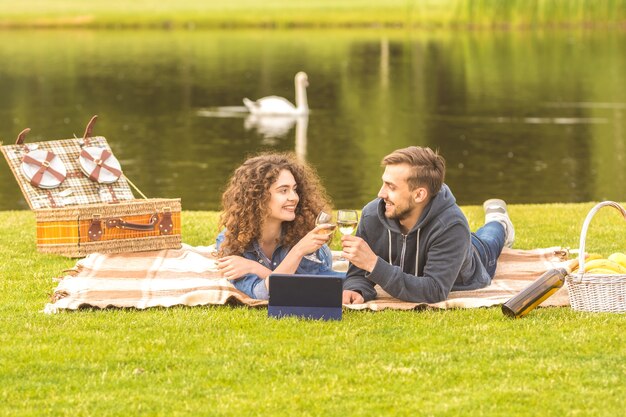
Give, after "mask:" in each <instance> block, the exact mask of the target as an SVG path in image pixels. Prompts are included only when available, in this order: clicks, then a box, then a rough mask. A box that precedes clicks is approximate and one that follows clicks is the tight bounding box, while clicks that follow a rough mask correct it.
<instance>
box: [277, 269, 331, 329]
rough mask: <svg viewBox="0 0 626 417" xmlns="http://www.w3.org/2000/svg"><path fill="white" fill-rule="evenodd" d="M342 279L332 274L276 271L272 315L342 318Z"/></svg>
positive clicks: (322, 318) (326, 318) (327, 318)
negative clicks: (299, 273)
mask: <svg viewBox="0 0 626 417" xmlns="http://www.w3.org/2000/svg"><path fill="white" fill-rule="evenodd" d="M342 292H343V279H342V278H340V277H337V276H331V275H296V274H293V275H291V274H273V275H270V277H269V294H270V300H269V305H268V310H267V314H268V316H269V317H276V318H280V317H302V318H308V319H314V320H341V313H342V308H341V300H342Z"/></svg>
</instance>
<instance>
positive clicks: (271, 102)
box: [243, 71, 309, 116]
mask: <svg viewBox="0 0 626 417" xmlns="http://www.w3.org/2000/svg"><path fill="white" fill-rule="evenodd" d="M294 82H295V85H296V105H295V106H294V105H293V104H291V103H290V102H289V100H287V99H285V98H283V97H278V96H268V97H263V98H260V99H258V100H257V101H252V100H249V99H247V98H244V99H243V104H245V106H246V107H247V108H248V110H249V111H250V113H252V114H258V115H267V116H271V115H286V114H291V115H301V114H308V113H309V103H308V102H307V98H306V87H307V86H308V85H309V78H308V77H307V75H306V74H305V73H304V72H302V71H300V72H299V73H297V74H296V77H295V80H294Z"/></svg>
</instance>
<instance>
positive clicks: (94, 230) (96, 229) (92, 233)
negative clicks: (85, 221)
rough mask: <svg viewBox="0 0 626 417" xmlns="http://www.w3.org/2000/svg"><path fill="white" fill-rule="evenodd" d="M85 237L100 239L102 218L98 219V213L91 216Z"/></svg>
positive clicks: (92, 239) (91, 239)
mask: <svg viewBox="0 0 626 417" xmlns="http://www.w3.org/2000/svg"><path fill="white" fill-rule="evenodd" d="M87 237H88V238H89V240H90V241H94V240H100V239H101V238H102V220H100V215H98V214H96V215H94V216H93V219H91V224H90V225H89V230H88V231H87Z"/></svg>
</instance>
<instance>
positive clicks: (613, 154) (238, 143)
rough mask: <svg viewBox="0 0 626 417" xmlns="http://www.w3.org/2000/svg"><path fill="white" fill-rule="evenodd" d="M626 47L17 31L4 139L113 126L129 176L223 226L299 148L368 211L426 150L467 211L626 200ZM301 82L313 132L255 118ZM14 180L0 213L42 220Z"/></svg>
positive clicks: (583, 38)
mask: <svg viewBox="0 0 626 417" xmlns="http://www.w3.org/2000/svg"><path fill="white" fill-rule="evenodd" d="M625 47H626V34H623V33H610V32H591V31H588V32H585V33H567V32H554V33H541V34H534V33H529V32H524V33H489V34H486V33H446V34H443V33H437V34H425V33H422V32H420V33H406V32H401V31H398V32H376V31H368V32H357V31H336V32H326V31H314V32H307V31H289V32H274V31H260V32H252V33H250V32H245V31H244V32H239V31H227V32H195V33H188V32H175V31H173V32H158V31H150V32H132V31H125V32H108V31H100V32H80V33H77V32H63V31H53V32H40V31H37V32H30V31H20V32H0V61H1V62H2V63H3V64H2V65H1V66H0V91H1V92H2V94H1V95H0V138H1V139H2V140H4V141H5V143H10V142H12V138H14V137H15V135H16V134H17V133H18V132H19V131H21V130H22V129H23V128H25V127H31V128H32V129H33V130H32V133H31V136H30V137H29V138H30V140H31V141H36V140H48V139H60V138H69V137H72V136H73V134H77V135H81V134H82V130H83V129H84V126H85V123H86V122H87V121H88V120H89V118H90V117H91V115H93V114H99V115H100V121H99V123H98V125H97V126H96V132H95V133H96V134H99V135H103V136H105V137H107V139H108V141H109V143H110V145H111V147H112V148H113V150H114V152H115V154H116V156H117V157H118V159H119V160H120V162H121V163H122V167H123V169H124V172H125V174H126V175H127V176H128V177H129V178H131V180H132V181H133V182H134V183H136V184H137V185H138V186H139V187H140V188H141V189H142V191H143V192H144V193H146V194H147V195H149V196H150V197H182V199H183V206H184V207H185V208H186V209H217V208H218V207H219V196H220V194H221V191H222V189H223V186H224V183H225V181H226V178H227V176H228V175H229V174H230V172H231V171H232V170H233V169H234V168H235V167H237V166H238V165H239V164H240V163H241V162H242V161H243V160H244V159H245V158H246V157H247V156H249V155H250V154H254V153H256V152H259V151H267V150H276V151H285V150H294V149H295V150H296V152H297V153H298V154H299V155H301V156H302V157H306V159H307V160H308V161H309V162H310V163H311V164H313V165H314V166H315V167H316V169H317V171H318V173H319V174H320V176H321V177H322V180H323V181H324V184H325V185H326V187H327V188H328V191H329V194H330V195H331V197H332V198H333V200H334V202H335V205H337V206H342V207H357V208H358V207H360V206H362V205H363V204H364V203H365V202H367V201H368V200H369V199H371V198H372V197H374V196H375V195H376V192H377V190H378V188H379V186H380V175H381V169H380V166H379V163H380V159H381V158H382V156H384V155H385V154H387V153H389V152H390V151H392V150H393V149H396V148H400V147H404V146H409V145H423V146H431V147H433V148H438V149H439V150H440V151H441V153H442V154H443V155H444V156H445V158H446V160H447V166H448V175H447V179H446V181H447V182H448V183H449V184H450V185H451V186H452V188H453V190H454V192H455V195H456V196H457V198H458V200H459V202H460V203H461V204H478V203H480V202H481V201H482V200H483V199H485V198H489V197H494V196H498V197H502V198H505V199H507V200H508V201H510V202H512V203H543V202H555V201H563V202H576V201H589V200H601V199H613V200H619V201H624V200H626V178H624V177H625V175H626V173H625V172H624V169H623V164H624V159H626V149H625V148H626V133H625V130H624V110H625V109H626V104H625V102H626V98H625V97H624V93H623V92H624V91H626V79H624V78H623V77H622V76H621V74H624V73H626V55H624V54H623V53H622V51H623V50H624V48H625ZM591 56H593V59H589V57H591ZM301 70H306V72H307V74H308V76H309V79H310V86H309V88H308V100H309V104H310V105H311V108H312V111H311V114H310V115H309V116H308V118H304V119H301V118H295V119H286V120H284V121H279V120H265V119H255V118H252V117H249V113H248V112H247V110H245V108H244V107H243V106H242V105H241V104H240V103H241V100H242V98H243V97H263V96H265V95H267V94H268V93H272V94H276V95H279V96H283V97H289V98H292V97H293V94H294V83H293V77H294V74H295V73H297V72H298V71H301ZM237 104H239V105H238V106H237ZM219 105H226V107H212V106H219ZM294 136H295V137H294ZM307 142H310V143H309V146H307V145H306V144H307ZM0 179H1V181H0V209H12V208H25V203H24V201H23V198H22V197H21V192H20V191H19V188H18V186H17V183H16V182H15V181H14V180H13V178H12V174H11V172H10V170H9V169H8V167H7V165H6V163H0Z"/></svg>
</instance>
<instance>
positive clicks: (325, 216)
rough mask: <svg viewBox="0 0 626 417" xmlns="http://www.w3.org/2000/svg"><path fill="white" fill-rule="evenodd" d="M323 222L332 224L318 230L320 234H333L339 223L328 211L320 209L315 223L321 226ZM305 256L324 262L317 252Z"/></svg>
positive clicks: (314, 260)
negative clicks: (334, 220)
mask: <svg viewBox="0 0 626 417" xmlns="http://www.w3.org/2000/svg"><path fill="white" fill-rule="evenodd" d="M323 224H327V225H330V226H329V227H324V228H322V229H320V230H318V232H317V233H318V234H321V235H322V234H323V235H327V234H331V233H332V232H333V231H334V230H335V228H336V227H337V225H336V224H335V223H334V222H333V215H332V214H329V213H326V212H325V211H320V213H319V214H318V215H317V217H316V218H315V225H316V226H320V225H323ZM304 257H305V258H307V259H308V260H310V261H313V262H317V263H320V264H321V263H322V261H320V259H319V258H318V257H317V255H316V254H315V252H313V253H310V254H308V255H305V256H304Z"/></svg>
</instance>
